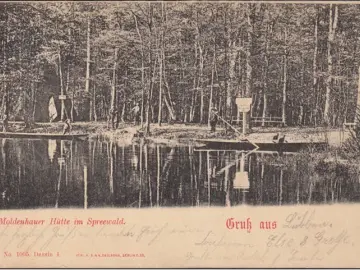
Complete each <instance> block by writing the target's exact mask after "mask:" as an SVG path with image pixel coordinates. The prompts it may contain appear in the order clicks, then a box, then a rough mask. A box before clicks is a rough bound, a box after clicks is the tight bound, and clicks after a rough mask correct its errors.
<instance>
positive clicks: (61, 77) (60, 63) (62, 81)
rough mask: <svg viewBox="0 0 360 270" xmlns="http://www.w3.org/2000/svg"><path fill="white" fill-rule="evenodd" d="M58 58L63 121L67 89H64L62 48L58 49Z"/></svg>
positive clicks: (61, 116) (62, 119) (62, 118)
mask: <svg viewBox="0 0 360 270" xmlns="http://www.w3.org/2000/svg"><path fill="white" fill-rule="evenodd" d="M58 60H59V77H60V91H61V96H62V98H61V114H60V119H61V121H64V120H65V99H64V95H65V89H64V80H63V76H62V61H61V51H60V49H59V51H58Z"/></svg>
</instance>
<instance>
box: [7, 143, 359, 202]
mask: <svg viewBox="0 0 360 270" xmlns="http://www.w3.org/2000/svg"><path fill="white" fill-rule="evenodd" d="M209 183H210V185H209ZM359 201H360V184H359V176H358V175H357V174H355V173H353V172H352V171H351V170H349V169H347V168H346V167H344V166H338V167H335V168H332V167H331V168H330V167H324V166H315V161H312V160H311V157H310V156H309V155H308V154H306V153H305V154H304V153H303V154H283V155H281V156H279V154H278V153H276V152H273V153H261V152H260V153H256V152H254V153H250V154H249V153H242V152H240V151H197V149H196V148H194V147H193V146H179V147H165V146H161V145H148V144H136V145H131V146H118V145H116V144H115V143H110V142H100V141H54V140H19V139H0V208H1V209H27V208H74V207H75V208H94V207H157V206H160V207H171V206H176V207H196V206H208V205H211V206H234V205H239V204H250V205H288V204H324V203H336V202H359Z"/></svg>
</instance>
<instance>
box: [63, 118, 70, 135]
mask: <svg viewBox="0 0 360 270" xmlns="http://www.w3.org/2000/svg"><path fill="white" fill-rule="evenodd" d="M70 131H71V125H70V119H66V120H65V123H64V129H63V135H65V134H66V133H68V134H70Z"/></svg>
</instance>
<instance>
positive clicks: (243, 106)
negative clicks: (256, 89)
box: [235, 97, 252, 136]
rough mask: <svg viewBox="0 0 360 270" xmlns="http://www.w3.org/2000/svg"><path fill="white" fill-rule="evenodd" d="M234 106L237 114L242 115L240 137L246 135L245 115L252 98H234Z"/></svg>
mask: <svg viewBox="0 0 360 270" xmlns="http://www.w3.org/2000/svg"><path fill="white" fill-rule="evenodd" d="M235 102H236V105H237V107H238V112H241V113H243V121H242V135H243V136H245V134H246V116H245V113H247V112H249V111H250V107H251V103H252V98H241V97H238V98H236V101H235Z"/></svg>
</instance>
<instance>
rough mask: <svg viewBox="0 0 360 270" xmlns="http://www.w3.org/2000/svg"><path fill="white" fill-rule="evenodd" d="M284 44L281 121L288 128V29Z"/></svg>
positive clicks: (285, 31) (285, 33)
mask: <svg viewBox="0 0 360 270" xmlns="http://www.w3.org/2000/svg"><path fill="white" fill-rule="evenodd" d="M284 44H285V51H284V55H283V62H284V67H283V72H284V73H283V89H282V90H283V91H282V104H281V120H282V124H283V126H286V94H287V93H286V92H287V89H286V85H287V54H288V51H287V29H286V27H285V29H284Z"/></svg>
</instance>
